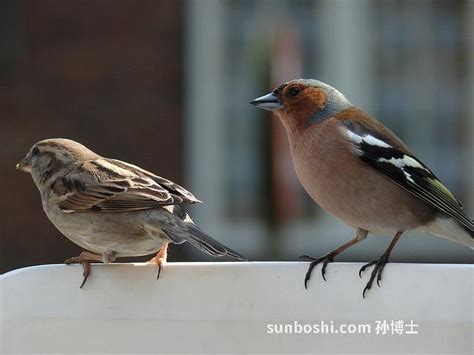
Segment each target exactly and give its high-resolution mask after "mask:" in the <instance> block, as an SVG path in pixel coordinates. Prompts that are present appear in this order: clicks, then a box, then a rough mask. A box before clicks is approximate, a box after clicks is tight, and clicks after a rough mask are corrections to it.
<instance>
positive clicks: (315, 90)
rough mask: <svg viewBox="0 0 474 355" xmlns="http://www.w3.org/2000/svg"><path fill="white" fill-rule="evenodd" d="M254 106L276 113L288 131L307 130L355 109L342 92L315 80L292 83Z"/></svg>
mask: <svg viewBox="0 0 474 355" xmlns="http://www.w3.org/2000/svg"><path fill="white" fill-rule="evenodd" d="M251 104H253V105H255V106H257V107H258V108H261V109H264V110H269V111H274V112H275V113H276V114H277V115H278V116H279V117H280V118H281V119H282V121H283V124H284V125H285V126H286V127H288V126H289V127H304V126H307V125H308V124H312V123H318V122H320V121H322V120H324V119H326V118H329V117H333V116H335V115H336V114H337V113H339V112H340V111H343V110H345V109H347V108H349V107H352V104H351V103H350V102H349V101H348V100H347V99H346V98H345V97H344V95H343V94H341V93H340V92H339V91H337V90H336V89H334V88H333V87H332V86H329V85H327V84H325V83H323V82H321V81H318V80H314V79H297V80H292V81H289V82H287V83H285V84H283V85H280V86H279V87H277V88H276V89H275V90H273V91H272V92H271V93H269V94H267V95H264V96H261V97H259V98H257V99H255V100H253V101H252V102H251Z"/></svg>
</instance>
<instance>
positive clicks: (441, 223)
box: [419, 215, 474, 249]
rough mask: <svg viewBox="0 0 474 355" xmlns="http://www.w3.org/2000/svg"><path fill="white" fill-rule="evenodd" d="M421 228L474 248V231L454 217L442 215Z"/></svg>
mask: <svg viewBox="0 0 474 355" xmlns="http://www.w3.org/2000/svg"><path fill="white" fill-rule="evenodd" d="M419 229H420V230H421V231H423V232H426V233H430V234H434V235H437V236H438V237H442V238H445V239H449V240H451V241H453V242H456V243H460V244H464V245H466V246H468V247H470V248H471V249H474V231H473V230H472V229H469V228H467V227H466V226H463V225H461V224H460V223H459V222H458V221H457V220H455V219H454V218H451V217H447V216H441V215H440V216H438V217H437V218H436V219H435V220H434V221H433V222H430V223H428V224H426V225H424V226H422V227H420V228H419Z"/></svg>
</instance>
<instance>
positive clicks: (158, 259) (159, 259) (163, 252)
mask: <svg viewBox="0 0 474 355" xmlns="http://www.w3.org/2000/svg"><path fill="white" fill-rule="evenodd" d="M168 244H169V242H164V243H163V245H162V246H161V248H160V250H158V253H157V254H156V256H155V257H154V258H152V259H151V260H150V261H149V263H155V264H156V265H158V275H156V279H159V278H160V273H161V269H162V268H163V266H164V264H165V263H166V258H167V257H168Z"/></svg>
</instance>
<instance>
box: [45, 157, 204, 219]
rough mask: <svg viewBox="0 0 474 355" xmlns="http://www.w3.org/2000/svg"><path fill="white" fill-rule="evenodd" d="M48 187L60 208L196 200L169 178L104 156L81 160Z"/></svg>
mask: <svg viewBox="0 0 474 355" xmlns="http://www.w3.org/2000/svg"><path fill="white" fill-rule="evenodd" d="M51 187H52V190H53V192H54V193H55V194H56V195H57V196H58V198H59V199H60V202H59V207H60V209H61V210H63V211H64V212H84V211H97V212H125V211H137V210H146V209H152V208H158V207H161V206H167V205H181V204H191V203H198V202H200V201H199V200H198V199H197V198H196V197H195V196H194V195H193V194H192V193H191V192H189V191H187V190H186V189H185V188H183V187H181V186H179V185H178V184H175V183H174V182H172V181H170V180H167V179H165V178H162V177H160V176H157V175H154V174H152V173H150V172H148V171H146V170H144V169H141V168H139V167H137V166H135V165H132V164H128V163H125V162H122V161H120V160H115V159H107V158H98V159H94V160H90V161H86V162H84V163H83V164H82V165H81V166H80V167H78V168H75V169H74V170H72V171H71V172H69V173H68V174H67V175H65V176H63V177H61V178H59V179H58V180H56V181H55V182H54V183H53V184H52V186H51Z"/></svg>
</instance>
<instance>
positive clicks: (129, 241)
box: [16, 138, 244, 288]
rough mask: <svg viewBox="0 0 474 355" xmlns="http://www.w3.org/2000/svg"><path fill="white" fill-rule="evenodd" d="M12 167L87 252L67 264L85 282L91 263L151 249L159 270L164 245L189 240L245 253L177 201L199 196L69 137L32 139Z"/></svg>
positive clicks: (209, 249) (212, 251)
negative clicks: (77, 268) (26, 176)
mask: <svg viewBox="0 0 474 355" xmlns="http://www.w3.org/2000/svg"><path fill="white" fill-rule="evenodd" d="M16 167H17V169H20V170H23V171H25V172H27V173H30V174H31V176H32V177H33V181H34V182H35V184H36V186H37V187H38V190H39V191H40V194H41V201H42V204H43V209H44V211H45V212H46V215H47V216H48V218H49V220H50V221H51V222H52V223H53V224H54V225H55V226H56V228H57V229H59V231H60V232H61V233H62V234H64V235H65V236H66V237H67V238H68V239H70V240H71V241H72V242H74V243H75V244H77V245H79V246H80V247H81V248H83V249H85V250H87V251H84V252H82V253H81V254H80V255H79V256H77V257H72V258H69V259H67V260H66V261H65V262H66V264H70V263H81V264H82V266H83V269H84V280H83V282H82V284H81V288H82V286H83V285H84V283H85V282H86V280H87V277H88V276H89V274H90V262H91V261H101V262H104V263H110V262H113V261H114V260H115V258H117V257H127V256H128V257H130V256H142V255H149V254H153V253H157V254H156V256H155V257H154V258H153V259H151V260H150V262H154V263H156V264H157V265H158V276H157V278H158V277H159V276H160V271H161V268H162V266H163V264H164V262H166V257H167V248H168V244H169V243H174V244H181V243H184V242H188V243H190V244H192V245H193V246H195V247H197V248H198V249H200V250H202V251H204V252H205V253H207V254H209V255H212V256H215V257H219V256H225V255H229V256H231V257H233V258H235V259H238V260H244V258H243V257H242V256H241V255H240V254H238V253H237V252H235V251H233V250H231V249H229V248H227V247H226V246H224V245H223V244H221V243H219V242H218V241H216V240H214V239H213V238H211V237H210V236H208V235H206V234H205V233H203V232H202V231H201V230H200V229H199V228H198V227H197V226H196V225H195V224H194V222H193V220H192V219H191V217H190V216H189V215H188V214H187V213H186V212H185V211H184V209H183V207H182V206H183V205H186V204H192V203H198V202H200V201H199V200H198V199H197V198H196V197H194V195H193V194H192V193H191V192H189V191H187V190H186V189H184V188H183V187H181V186H179V185H177V184H175V183H174V182H172V181H170V180H167V179H164V178H162V177H160V176H157V175H155V174H152V173H150V172H148V171H146V170H144V169H141V168H139V167H138V166H135V165H132V164H128V163H125V162H123V161H120V160H115V159H108V158H104V157H101V156H100V155H98V154H96V153H94V152H93V151H91V150H89V149H88V148H86V147H85V146H83V145H82V144H79V143H77V142H75V141H72V140H69V139H62V138H57V139H45V140H42V141H40V142H38V143H36V144H34V145H33V146H32V147H31V149H30V150H29V151H28V153H27V154H26V156H25V158H23V160H22V161H20V162H19V163H18V164H17V166H16Z"/></svg>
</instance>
